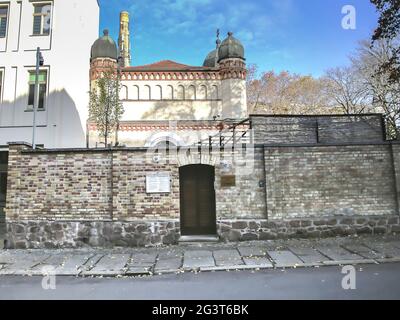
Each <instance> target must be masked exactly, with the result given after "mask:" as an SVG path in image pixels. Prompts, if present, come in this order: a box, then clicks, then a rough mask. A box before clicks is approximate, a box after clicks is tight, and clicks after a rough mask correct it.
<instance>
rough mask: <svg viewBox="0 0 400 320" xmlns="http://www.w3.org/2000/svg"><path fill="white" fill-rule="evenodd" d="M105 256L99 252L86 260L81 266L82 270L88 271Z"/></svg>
mask: <svg viewBox="0 0 400 320" xmlns="http://www.w3.org/2000/svg"><path fill="white" fill-rule="evenodd" d="M103 257H104V254H101V253H97V254H95V255H93V256H91V257H90V258H89V260H87V261H86V263H85V264H83V265H82V266H80V267H79V269H81V271H88V270H91V269H93V268H94V266H95V265H96V264H97V262H99V261H100V259H101V258H103Z"/></svg>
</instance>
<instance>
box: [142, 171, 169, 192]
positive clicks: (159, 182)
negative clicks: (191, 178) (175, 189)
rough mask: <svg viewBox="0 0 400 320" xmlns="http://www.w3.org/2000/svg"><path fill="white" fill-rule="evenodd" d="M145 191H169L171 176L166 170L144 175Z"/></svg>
mask: <svg viewBox="0 0 400 320" xmlns="http://www.w3.org/2000/svg"><path fill="white" fill-rule="evenodd" d="M146 192H147V193H170V192H171V176H170V174H169V173H168V172H157V173H152V174H148V175H147V176H146Z"/></svg>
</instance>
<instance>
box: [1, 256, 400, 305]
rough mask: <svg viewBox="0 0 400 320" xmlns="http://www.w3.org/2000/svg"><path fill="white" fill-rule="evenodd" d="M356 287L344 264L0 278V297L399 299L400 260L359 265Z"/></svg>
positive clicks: (357, 267)
mask: <svg viewBox="0 0 400 320" xmlns="http://www.w3.org/2000/svg"><path fill="white" fill-rule="evenodd" d="M356 270H357V272H356V289H355V290H344V289H343V288H342V279H343V277H344V276H345V275H344V274H342V273H341V267H338V266H334V267H320V268H297V269H290V270H289V269H287V270H282V269H276V270H265V271H255V272H251V271H238V272H204V273H199V274H194V273H184V274H180V275H175V274H171V275H162V276H154V277H147V278H76V277H57V278H56V289H55V290H44V289H43V288H42V279H43V278H42V277H20V276H2V277H0V299H133V300H137V299H149V300H157V299H173V300H175V299H184V300H188V299H200V300H202V299H211V300H212V299H216V300H222V299H231V300H235V299H399V298H400V263H387V264H380V265H359V266H356Z"/></svg>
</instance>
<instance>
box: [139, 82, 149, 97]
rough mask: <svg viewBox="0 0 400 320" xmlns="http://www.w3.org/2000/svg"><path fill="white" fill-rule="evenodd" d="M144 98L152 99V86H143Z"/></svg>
mask: <svg viewBox="0 0 400 320" xmlns="http://www.w3.org/2000/svg"><path fill="white" fill-rule="evenodd" d="M140 96H141V98H142V100H151V88H150V86H148V85H145V86H144V87H143V94H141V95H140Z"/></svg>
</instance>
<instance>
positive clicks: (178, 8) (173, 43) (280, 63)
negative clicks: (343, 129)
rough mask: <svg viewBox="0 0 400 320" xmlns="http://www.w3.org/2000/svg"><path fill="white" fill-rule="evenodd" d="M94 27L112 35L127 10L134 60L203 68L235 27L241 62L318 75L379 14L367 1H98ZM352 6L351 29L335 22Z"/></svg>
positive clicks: (339, 59)
mask: <svg viewBox="0 0 400 320" xmlns="http://www.w3.org/2000/svg"><path fill="white" fill-rule="evenodd" d="M99 2H100V8H101V18H100V29H101V30H103V29H105V28H108V29H109V30H110V34H111V36H112V37H113V38H114V39H115V40H117V39H118V21H119V12H120V11H122V10H127V11H129V12H130V14H131V40H132V53H133V55H132V58H133V59H132V64H133V65H142V64H147V63H152V62H156V61H160V60H165V59H169V60H174V61H177V62H181V63H184V64H188V65H201V64H202V63H203V61H204V58H205V56H206V55H207V53H208V52H209V51H211V50H212V49H214V48H215V33H216V29H217V28H220V30H221V38H225V36H226V33H227V32H228V31H232V32H234V35H235V37H237V38H238V39H240V40H241V41H242V43H243V44H244V46H245V50H246V59H247V63H255V64H258V65H259V68H260V70H261V71H267V70H275V71H277V72H279V71H281V70H288V71H290V72H296V73H300V74H312V75H314V76H320V75H322V74H323V72H324V71H325V70H326V69H329V68H331V67H336V66H341V65H346V64H347V63H348V56H349V55H350V54H351V53H352V52H354V50H355V49H356V47H357V45H358V42H359V41H360V40H363V39H369V38H370V37H371V33H372V31H373V30H374V28H375V27H376V23H377V14H376V12H375V7H374V6H373V5H372V4H370V2H369V0H153V1H151V0H100V1H99ZM344 5H353V6H354V7H355V8H356V17H357V25H356V29H355V30H344V29H343V28H342V26H341V21H342V18H343V14H342V12H341V11H342V7H343V6H344Z"/></svg>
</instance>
